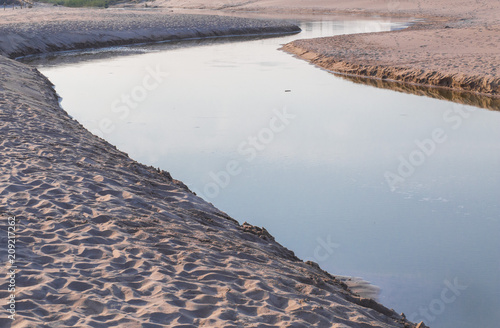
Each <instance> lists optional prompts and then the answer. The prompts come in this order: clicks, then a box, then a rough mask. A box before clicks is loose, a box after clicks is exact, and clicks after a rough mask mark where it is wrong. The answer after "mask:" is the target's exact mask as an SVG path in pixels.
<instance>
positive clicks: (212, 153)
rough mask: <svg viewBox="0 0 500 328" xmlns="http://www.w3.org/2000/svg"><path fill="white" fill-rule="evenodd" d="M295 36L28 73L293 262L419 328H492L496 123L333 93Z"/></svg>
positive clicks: (47, 65)
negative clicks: (358, 281)
mask: <svg viewBox="0 0 500 328" xmlns="http://www.w3.org/2000/svg"><path fill="white" fill-rule="evenodd" d="M398 27H400V26H399V25H397V24H394V23H391V22H390V21H333V22H332V21H323V22H305V23H303V24H302V28H303V30H304V32H303V33H301V34H299V35H293V36H287V37H279V38H267V39H258V40H255V39H254V40H250V41H241V40H236V41H235V40H209V41H192V42H188V43H180V44H163V45H159V46H155V47H150V46H147V47H146V46H143V47H135V48H118V49H117V48H115V49H108V51H100V52H88V53H86V54H80V55H78V56H75V55H72V54H66V55H62V56H59V57H58V59H57V60H53V59H48V60H45V61H42V62H38V64H39V65H41V66H40V70H41V71H42V73H44V74H45V75H47V76H48V77H49V78H50V80H51V81H52V82H53V83H54V84H55V85H56V89H57V91H58V92H59V94H60V95H61V96H62V97H63V102H62V104H63V107H64V108H65V109H66V110H67V111H68V112H69V113H70V114H71V115H72V116H74V117H75V118H76V119H78V120H79V121H80V122H81V123H82V124H84V125H85V126H86V127H87V128H88V129H90V130H92V131H94V132H95V133H96V134H99V135H102V136H103V137H105V138H106V139H107V140H108V141H110V142H111V143H112V144H115V145H116V146H118V148H120V149H122V150H124V151H125V152H127V153H129V154H130V156H131V157H133V158H134V159H137V160H139V161H141V162H143V163H146V164H149V165H154V166H156V167H161V168H163V169H165V170H168V171H170V172H171V173H172V175H173V176H174V177H175V178H177V179H180V180H182V181H184V182H185V183H186V184H188V185H189V186H190V188H192V189H193V190H195V191H197V193H198V194H200V195H202V196H203V197H204V198H205V199H207V200H208V201H210V202H212V203H214V204H215V205H216V206H217V207H218V208H220V209H222V210H224V211H226V212H227V213H228V214H230V215H232V216H233V217H234V218H236V219H238V220H239V221H240V222H243V221H248V222H250V223H252V224H255V225H258V226H265V227H266V228H267V229H268V230H269V231H270V232H271V233H272V234H273V235H274V236H276V238H277V240H278V241H279V242H281V243H282V244H283V245H285V246H287V247H289V248H290V249H292V250H294V251H295V252H296V254H297V255H298V256H299V257H301V258H303V259H306V260H313V261H316V262H318V263H319V264H320V265H321V266H322V267H323V268H324V269H326V270H328V271H330V272H332V273H334V274H341V275H350V276H360V277H363V278H364V279H366V280H368V281H370V282H372V283H373V284H375V285H377V286H379V287H380V288H381V294H380V297H379V300H380V301H381V302H383V303H384V304H385V305H387V306H388V307H392V308H394V309H396V310H397V311H398V312H405V314H406V315H407V316H408V317H409V318H410V319H412V320H414V321H417V322H418V321H421V320H423V321H424V322H425V323H426V324H427V325H430V326H431V327H440V328H445V327H453V328H458V327H467V328H471V327H483V328H493V327H495V328H496V327H498V322H499V321H500V315H499V311H498V309H499V308H500V281H499V280H500V256H499V255H500V210H499V206H498V203H499V198H500V196H499V195H500V185H499V181H500V179H499V178H500V170H499V167H500V112H495V111H488V110H485V109H476V108H474V107H470V106H464V105H458V104H454V103H451V102H447V101H443V100H436V99H431V98H426V97H421V96H415V95H408V94H403V93H397V92H394V91H390V90H384V89H378V88H374V87H371V86H367V85H362V84H355V83H353V82H350V81H347V80H344V79H342V78H339V77H336V76H334V75H332V74H330V73H328V72H325V71H323V70H320V69H318V68H315V67H313V66H311V65H309V64H307V63H306V62H304V61H301V60H298V59H296V58H294V57H293V56H290V55H288V54H286V53H283V52H281V51H278V50H277V48H279V46H280V44H283V43H286V42H289V41H291V40H293V39H297V38H309V37H316V36H328V35H334V34H341V33H357V32H365V31H370V32H374V31H382V30H388V29H391V28H392V29H394V28H398Z"/></svg>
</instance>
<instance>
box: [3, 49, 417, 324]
mask: <svg viewBox="0 0 500 328" xmlns="http://www.w3.org/2000/svg"><path fill="white" fill-rule="evenodd" d="M0 72H1V74H2V80H1V81H0V134H1V136H2V138H1V139H0V161H1V163H2V165H1V166H0V213H1V214H2V222H7V220H8V218H7V217H8V216H15V217H16V219H17V229H18V230H17V243H16V252H17V253H16V255H17V262H16V265H17V266H18V270H17V273H16V291H15V299H16V304H15V306H16V308H15V310H16V312H15V320H11V319H9V318H8V317H7V315H8V314H9V313H8V312H7V311H5V312H4V313H3V314H2V315H0V326H1V327H16V328H21V327H25V328H28V327H50V328H55V327H94V328H98V327H132V328H134V327H141V328H156V327H202V326H203V327H312V326H316V327H338V328H340V327H385V328H387V327H415V325H413V324H411V323H409V322H407V321H406V320H405V319H404V318H403V317H402V316H400V315H399V314H397V313H395V312H394V311H392V310H389V309H387V308H385V307H384V306H382V305H380V304H378V303H376V302H375V301H372V300H369V299H364V298H362V297H359V296H357V295H355V294H354V293H352V292H351V291H350V290H349V289H348V288H347V286H346V285H345V284H343V283H342V282H341V281H340V280H339V279H336V278H335V277H333V276H331V275H329V274H328V273H326V272H324V271H322V270H321V269H320V268H319V267H318V266H317V265H315V264H314V263H304V262H302V261H301V260H299V259H298V258H296V257H295V256H294V254H293V253H292V252H291V251H289V250H287V249H286V248H284V247H282V246H281V245H280V244H279V243H277V242H276V241H275V240H274V238H273V237H272V236H270V235H269V234H268V233H266V232H265V230H264V229H261V228H258V227H254V226H251V225H249V224H243V225H240V224H239V223H238V222H236V221H235V220H233V219H232V218H230V217H228V216H227V215H226V214H225V213H223V212H221V211H219V210H217V209H216V208H214V207H213V206H212V205H211V204H208V203H206V202H205V201H203V200H202V199H200V198H198V197H197V196H196V195H194V194H193V193H191V192H190V191H189V190H188V189H187V188H186V187H185V186H184V184H182V183H181V182H179V181H176V180H174V179H172V178H171V176H170V175H169V174H168V173H167V172H164V171H160V170H157V169H155V168H152V167H146V166H144V165H141V164H139V163H137V162H135V161H133V160H132V159H130V158H128V156H127V155H126V154H124V153H123V152H121V151H119V150H117V149H116V148H115V147H113V146H112V145H110V144H108V143H107V142H105V141H104V140H102V139H99V138H98V137H96V136H94V135H92V134H91V133H90V132H88V131H87V130H85V129H84V128H83V127H82V126H81V125H80V124H79V123H78V122H76V121H74V120H73V119H71V118H70V117H69V116H68V115H67V114H66V113H65V112H64V111H63V110H62V109H61V108H60V107H59V104H58V98H57V95H56V94H55V92H54V90H53V88H52V86H51V84H50V82H49V81H48V80H47V79H46V78H45V77H43V76H42V75H41V74H40V73H39V72H38V71H37V70H36V69H34V68H32V67H29V66H26V65H23V64H20V63H18V62H15V61H13V60H10V59H7V58H5V57H0ZM6 239H7V233H6V232H3V233H2V234H1V235H0V243H1V244H2V245H6ZM0 258H1V261H2V264H3V265H2V268H3V269H4V271H3V272H4V273H6V272H7V269H8V267H9V265H8V262H7V252H2V255H1V256H0ZM8 285H9V281H8V280H7V279H5V280H4V281H2V283H1V284H0V298H2V299H4V300H6V299H8V298H9V297H10V295H11V293H10V292H8ZM4 309H5V308H4ZM419 327H423V325H422V324H421V325H419Z"/></svg>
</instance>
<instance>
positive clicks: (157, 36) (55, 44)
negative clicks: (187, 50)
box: [0, 5, 300, 58]
mask: <svg viewBox="0 0 500 328" xmlns="http://www.w3.org/2000/svg"><path fill="white" fill-rule="evenodd" d="M299 31H300V29H299V28H298V27H297V26H295V25H293V24H291V23H288V22H283V21H276V20H275V21H273V20H257V19H245V18H234V17H219V16H207V15H179V14H173V13H171V12H170V11H167V10H137V9H136V10H134V9H131V10H123V9H107V10H104V9H69V8H64V7H53V6H47V5H39V6H36V7H35V8H33V9H25V10H7V11H1V10H0V55H4V56H8V57H11V58H15V57H18V56H23V55H29V54H39V53H46V52H49V51H50V52H54V51H62V50H74V49H82V48H92V47H103V46H113V45H121V44H132V43H140V42H156V41H167V40H179V39H188V38H202V37H214V36H227V35H249V34H274V33H294V32H299Z"/></svg>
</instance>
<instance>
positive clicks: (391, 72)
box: [281, 23, 500, 99]
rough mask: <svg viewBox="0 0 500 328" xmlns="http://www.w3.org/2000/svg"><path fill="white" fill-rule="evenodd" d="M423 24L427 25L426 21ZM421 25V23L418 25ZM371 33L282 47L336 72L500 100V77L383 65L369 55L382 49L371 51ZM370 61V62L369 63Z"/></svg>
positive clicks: (308, 41)
mask: <svg viewBox="0 0 500 328" xmlns="http://www.w3.org/2000/svg"><path fill="white" fill-rule="evenodd" d="M420 24H422V23H420ZM423 25H424V26H425V24H423ZM419 27H420V26H419V25H418V26H417V28H419ZM409 29H411V27H410V28H409ZM402 31H404V32H408V31H407V30H400V31H395V32H383V33H398V32H402ZM410 32H411V30H410ZM370 34H371V33H369V34H358V35H349V36H339V37H332V38H328V40H325V39H323V40H318V39H315V40H314V41H313V40H297V41H294V42H291V43H288V44H286V45H284V46H283V47H282V48H281V50H283V51H285V52H288V53H290V54H293V55H295V56H296V57H298V58H300V59H303V60H306V61H308V62H310V63H311V64H313V65H315V66H318V67H320V68H323V69H325V70H327V71H330V72H332V73H339V74H345V75H347V76H357V77H360V78H370V79H376V80H380V81H388V82H400V83H405V84H414V85H419V86H423V87H438V88H446V89H448V90H456V91H463V92H470V93H472V94H475V95H478V96H487V97H490V98H492V99H500V77H493V76H487V75H486V76H479V75H472V76H471V75H466V74H463V73H460V72H446V70H442V71H439V70H428V69H423V68H420V67H416V66H415V65H406V66H398V65H391V64H389V63H387V64H386V63H383V64H382V63H377V60H375V61H373V60H370V59H371V58H369V57H375V56H376V55H377V52H378V51H380V50H379V49H375V50H373V51H372V52H371V53H370V50H371V49H370V45H368V46H365V47H363V45H366V44H367V43H368V42H369V41H365V38H364V37H367V38H366V39H368V40H369V39H370V37H371V35H370ZM326 44H328V46H326ZM347 45H348V47H347ZM329 49H335V51H336V52H338V53H337V54H333V53H331V52H330V50H329ZM356 51H358V53H356ZM339 53H341V54H339ZM366 62H369V63H370V64H365V63H366Z"/></svg>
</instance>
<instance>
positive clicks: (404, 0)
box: [155, 0, 500, 96]
mask: <svg viewBox="0 0 500 328" xmlns="http://www.w3.org/2000/svg"><path fill="white" fill-rule="evenodd" d="M155 3H157V4H158V5H162V6H164V7H168V8H177V7H180V8H208V9H217V10H224V11H237V12H245V11H262V12H266V13H270V12H274V13H286V12H289V13H316V14H324V13H350V14H357V15H359V14H363V15H388V16H405V17H409V18H420V19H422V18H425V20H426V21H425V22H421V23H419V24H417V25H415V26H413V27H412V28H411V29H409V30H405V31H396V32H389V33H377V34H369V35H355V36H354V35H351V36H343V37H340V36H339V37H333V38H324V39H321V40H318V39H316V40H301V41H295V42H293V43H292V44H291V45H288V46H287V47H285V48H284V49H285V50H287V51H289V52H292V53H294V54H296V55H298V56H300V57H302V58H304V59H307V60H309V61H311V62H313V63H314V64H316V65H318V66H320V67H323V68H326V69H328V70H332V71H336V72H341V73H349V74H356V75H361V76H370V77H375V78H379V79H393V80H397V81H405V82H412V83H418V84H426V85H433V86H441V87H449V88H454V89H458V90H466V91H474V92H479V93H485V94H488V95H493V96H500V68H499V67H500V50H499V49H500V23H499V21H498V16H499V13H500V1H498V0H478V1H466V0H417V1H408V0H351V1H348V0H305V1H301V0H250V1H245V0H241V1H229V0H219V1H217V0H216V1H212V0H169V1H164V0H157V1H156V2H155Z"/></svg>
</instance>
